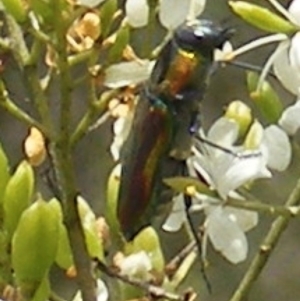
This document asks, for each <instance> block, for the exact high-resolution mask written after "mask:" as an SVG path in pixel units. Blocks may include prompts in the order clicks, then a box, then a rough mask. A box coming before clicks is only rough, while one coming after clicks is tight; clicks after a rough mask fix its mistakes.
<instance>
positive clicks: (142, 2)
mask: <svg viewBox="0 0 300 301" xmlns="http://www.w3.org/2000/svg"><path fill="white" fill-rule="evenodd" d="M205 3H206V0H184V1H182V0H160V4H159V11H158V15H159V20H160V22H161V24H162V25H163V26H164V27H165V28H167V29H168V30H174V29H175V28H176V27H178V26H179V25H181V24H182V23H184V22H185V21H186V20H193V19H195V18H196V17H197V16H199V15H200V14H201V13H202V12H203V10H204V7H205ZM125 10H126V16H127V18H128V22H129V24H130V25H131V26H132V27H142V26H145V25H147V23H148V18H149V6H148V4H147V1H146V0H127V1H126V4H125Z"/></svg>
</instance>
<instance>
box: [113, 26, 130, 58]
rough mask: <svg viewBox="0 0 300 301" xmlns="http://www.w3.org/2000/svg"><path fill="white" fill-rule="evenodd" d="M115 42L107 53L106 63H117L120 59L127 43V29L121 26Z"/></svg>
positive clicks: (128, 35)
mask: <svg viewBox="0 0 300 301" xmlns="http://www.w3.org/2000/svg"><path fill="white" fill-rule="evenodd" d="M116 35H117V36H116V41H115V43H114V44H113V45H112V46H111V48H110V50H109V53H108V62H109V63H110V64H112V63H116V62H118V61H119V60H120V59H121V58H122V54H123V50H124V48H125V47H126V46H127V45H128V42H129V37H130V34H129V27H128V26H123V27H121V28H119V30H118V31H117V33H116Z"/></svg>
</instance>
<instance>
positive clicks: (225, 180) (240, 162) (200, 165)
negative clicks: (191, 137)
mask: <svg viewBox="0 0 300 301" xmlns="http://www.w3.org/2000/svg"><path fill="white" fill-rule="evenodd" d="M201 136H203V134H202V133H201ZM237 137H238V125H237V124H236V122H234V121H232V120H229V119H227V118H220V119H218V120H217V121H216V122H215V123H214V125H213V126H212V127H211V129H210V130H209V132H208V135H207V137H206V139H207V140H208V141H210V142H212V143H214V144H216V145H219V146H221V147H222V148H226V150H229V151H225V150H224V149H218V148H216V147H214V146H211V145H207V144H205V142H203V143H201V146H202V147H201V148H200V149H199V148H197V147H193V152H194V156H193V157H191V158H190V159H188V162H187V164H188V167H189V171H190V174H191V176H193V177H195V176H197V175H198V174H200V175H201V177H202V178H203V179H204V181H205V182H206V183H207V184H208V185H209V186H210V188H211V189H213V190H215V191H217V192H218V195H219V198H218V197H212V196H208V195H205V194H200V193H197V194H196V195H195V197H194V198H193V204H192V206H191V208H190V210H191V211H196V210H204V213H205V215H206V219H205V230H206V231H205V237H208V238H209V239H210V241H211V243H212V244H213V246H214V248H215V249H216V250H217V251H219V252H221V254H222V255H223V256H224V257H226V258H227V259H228V260H229V261H230V262H232V263H238V262H241V261H243V260H245V258H246V256H247V252H248V243H247V239H246V236H245V234H244V232H246V231H248V230H250V229H252V228H253V227H254V226H256V224H257V221H258V216H257V213H256V212H249V211H246V210H242V209H235V208H230V207H226V206H224V200H226V199H227V197H228V196H231V197H233V196H234V197H235V198H236V199H241V197H240V196H239V195H237V194H236V193H235V189H237V188H239V187H241V186H243V185H244V184H246V183H248V182H249V181H253V180H255V179H258V178H268V177H271V173H270V171H269V170H268V169H267V167H266V164H267V161H266V159H265V158H264V156H263V155H262V154H260V153H259V152H257V151H249V150H245V149H244V148H243V147H242V146H233V144H234V143H235V142H236V140H237ZM234 153H235V154H238V155H234ZM241 201H243V199H241ZM184 208H185V207H184V201H183V196H182V195H180V196H177V197H176V198H175V199H174V206H173V210H172V211H173V212H174V213H171V214H170V216H169V217H168V219H167V220H166V222H165V223H164V225H163V229H164V230H166V231H176V230H178V229H179V228H180V227H181V225H182V224H183V223H184V222H185V221H186V217H185V212H184V210H182V209H184ZM204 249H206V248H205V247H204ZM204 253H205V250H204Z"/></svg>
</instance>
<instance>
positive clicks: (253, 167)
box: [188, 118, 271, 200]
mask: <svg viewBox="0 0 300 301" xmlns="http://www.w3.org/2000/svg"><path fill="white" fill-rule="evenodd" d="M201 135H203V134H201ZM237 135H238V125H237V124H236V122H234V121H232V120H229V119H227V118H220V119H218V120H217V121H216V122H215V123H214V124H213V126H212V127H211V129H210V130H209V132H208V135H207V138H206V139H207V140H208V141H211V142H213V143H214V144H216V145H220V146H222V147H223V148H225V149H227V150H230V151H231V152H232V153H228V152H226V151H224V150H223V149H217V148H216V147H214V146H208V145H205V143H202V146H203V150H202V152H201V151H199V150H198V149H197V148H194V149H193V151H194V154H195V156H194V157H192V158H191V159H190V162H188V163H189V166H190V169H192V168H194V169H195V170H196V171H197V172H198V173H200V174H201V175H202V176H203V177H204V179H205V180H206V181H207V183H208V184H209V185H210V186H211V188H213V189H215V190H216V191H217V192H218V194H219V195H220V197H221V198H222V199H224V200H225V199H226V197H227V196H228V194H229V192H231V191H234V190H235V189H237V188H238V187H240V186H242V185H243V184H245V183H247V182H249V181H252V180H255V179H258V178H264V177H270V176H271V173H270V171H269V170H268V169H267V168H266V160H265V158H264V157H263V156H261V155H259V154H258V153H256V154H254V153H253V155H252V152H251V151H249V150H246V149H243V148H242V146H233V144H234V143H235V141H236V139H237ZM234 153H236V154H238V156H235V155H233V154H234Z"/></svg>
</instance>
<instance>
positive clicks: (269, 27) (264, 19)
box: [229, 1, 298, 34]
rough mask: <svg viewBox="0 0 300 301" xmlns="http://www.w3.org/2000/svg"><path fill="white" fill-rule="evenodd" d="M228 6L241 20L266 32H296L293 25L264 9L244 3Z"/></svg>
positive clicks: (233, 2) (230, 3)
mask: <svg viewBox="0 0 300 301" xmlns="http://www.w3.org/2000/svg"><path fill="white" fill-rule="evenodd" d="M229 5H230V7H231V8H232V10H233V11H234V12H235V13H236V14H237V15H239V16H240V17H241V18H242V19H244V20H245V21H247V22H248V23H250V24H252V25H253V26H255V27H257V28H259V29H262V30H265V31H267V32H273V33H285V34H293V33H295V32H296V31H297V30H298V29H297V27H296V26H295V25H294V24H292V23H290V22H289V21H287V20H285V19H283V18H281V17H280V16H278V15H276V14H274V13H272V12H271V11H269V10H268V9H266V8H264V7H261V6H258V5H255V4H252V3H249V2H245V1H230V2H229Z"/></svg>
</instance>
